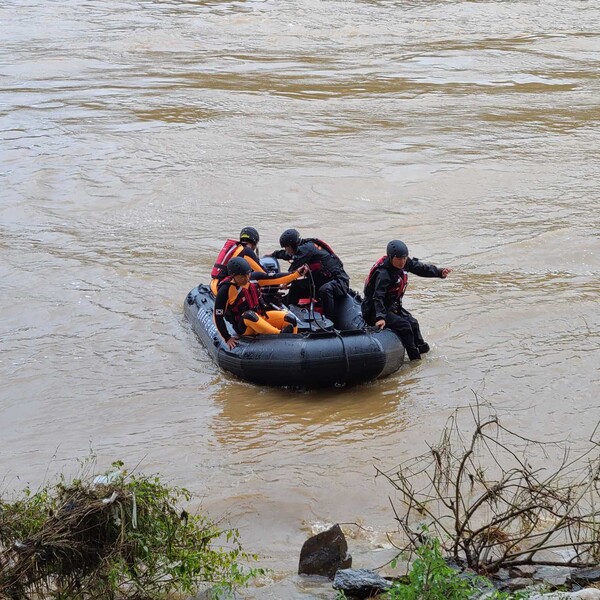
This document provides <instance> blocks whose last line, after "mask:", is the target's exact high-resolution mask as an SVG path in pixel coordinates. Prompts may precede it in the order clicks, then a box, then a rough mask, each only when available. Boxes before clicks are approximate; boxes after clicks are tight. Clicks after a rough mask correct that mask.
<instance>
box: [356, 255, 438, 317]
mask: <svg viewBox="0 0 600 600" xmlns="http://www.w3.org/2000/svg"><path fill="white" fill-rule="evenodd" d="M404 272H406V273H413V274H415V275H418V276H419V277H440V278H441V277H442V271H441V269H438V268H437V267H436V266H434V265H430V264H427V263H422V262H420V261H419V259H418V258H409V259H408V260H407V261H406V265H405V266H404V269H395V268H394V267H393V266H392V262H391V261H390V259H389V258H386V259H385V260H384V261H383V263H382V265H381V266H380V267H378V268H377V269H375V270H374V271H373V272H372V273H371V276H370V277H369V278H368V279H367V281H366V282H365V289H364V297H365V299H364V300H363V303H362V313H363V316H364V317H365V320H366V321H367V322H368V323H369V324H370V325H373V324H374V323H375V322H376V321H378V320H379V319H385V318H386V315H387V313H388V311H392V312H399V311H400V308H401V307H402V297H403V296H404V290H402V292H401V294H400V295H398V293H397V291H395V290H396V289H397V288H398V284H399V282H401V279H402V278H403V275H404Z"/></svg>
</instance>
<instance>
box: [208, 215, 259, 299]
mask: <svg viewBox="0 0 600 600" xmlns="http://www.w3.org/2000/svg"><path fill="white" fill-rule="evenodd" d="M259 241H260V236H259V235H258V231H257V230H256V229H254V227H244V228H243V229H242V230H241V231H240V239H239V240H226V241H225V244H223V248H221V251H220V252H219V255H218V256H217V260H216V262H215V264H214V266H213V268H212V271H211V272H210V276H211V278H212V279H211V282H210V290H211V292H212V293H213V294H214V295H215V296H216V295H217V289H218V287H219V282H221V281H222V280H223V279H225V277H227V275H228V273H227V264H228V263H229V261H230V260H231V259H232V258H235V257H236V256H239V257H241V258H245V259H246V260H247V261H248V263H249V264H250V267H252V270H253V271H256V272H257V273H265V269H264V268H263V266H262V265H261V264H260V259H259V258H258V255H257V254H256V249H257V247H258V242H259Z"/></svg>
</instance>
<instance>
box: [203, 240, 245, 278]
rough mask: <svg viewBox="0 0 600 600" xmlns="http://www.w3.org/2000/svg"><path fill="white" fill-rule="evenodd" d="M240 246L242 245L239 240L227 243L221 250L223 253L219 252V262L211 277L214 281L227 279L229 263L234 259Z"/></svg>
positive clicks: (227, 241) (215, 265)
mask: <svg viewBox="0 0 600 600" xmlns="http://www.w3.org/2000/svg"><path fill="white" fill-rule="evenodd" d="M238 246H241V244H240V242H238V241H237V240H226V241H225V244H224V245H223V247H222V248H221V252H219V256H217V261H216V262H215V264H214V266H213V268H212V271H211V272H210V276H211V277H212V278H213V279H223V278H225V277H227V263H228V262H229V261H230V260H231V259H232V258H233V255H234V253H235V251H236V248H237V247H238Z"/></svg>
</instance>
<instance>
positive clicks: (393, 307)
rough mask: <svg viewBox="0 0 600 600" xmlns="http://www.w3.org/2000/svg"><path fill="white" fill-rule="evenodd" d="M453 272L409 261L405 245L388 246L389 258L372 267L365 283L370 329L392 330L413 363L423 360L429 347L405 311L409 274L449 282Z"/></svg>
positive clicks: (365, 308)
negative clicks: (371, 326) (403, 305)
mask: <svg viewBox="0 0 600 600" xmlns="http://www.w3.org/2000/svg"><path fill="white" fill-rule="evenodd" d="M451 271H452V269H448V268H438V267H436V266H434V265H430V264H426V263H422V262H420V261H419V260H418V259H417V258H410V257H409V256H408V247H407V246H406V244H405V243H404V242H402V241H400V240H392V241H391V242H389V243H388V245H387V249H386V256H382V257H381V258H380V259H379V260H378V261H377V262H376V263H375V264H374V265H373V267H372V268H371V271H370V272H369V275H368V276H367V279H366V280H365V289H364V300H363V302H362V305H361V310H362V314H363V317H364V319H365V321H366V323H367V325H375V326H376V327H378V328H379V329H383V328H384V327H389V328H390V329H391V330H392V331H394V332H395V333H396V334H397V335H398V337H399V338H400V339H401V340H402V343H403V344H404V347H405V348H406V353H407V354H408V357H409V358H410V360H417V359H419V358H421V354H425V353H426V352H429V344H427V342H425V340H424V339H423V336H422V335H421V329H420V327H419V322H418V321H417V319H415V318H414V317H413V316H412V315H411V314H410V313H409V312H408V311H407V310H406V309H405V308H403V307H402V298H403V296H404V293H405V291H406V286H407V284H408V273H414V274H415V275H418V276H419V277H440V278H441V279H446V277H448V274H449V273H450V272H451Z"/></svg>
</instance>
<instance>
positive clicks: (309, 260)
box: [271, 229, 350, 320]
mask: <svg viewBox="0 0 600 600" xmlns="http://www.w3.org/2000/svg"><path fill="white" fill-rule="evenodd" d="M279 244H280V246H281V247H282V250H276V251H275V252H273V254H272V255H271V256H273V257H275V258H279V259H282V260H288V261H290V262H291V265H290V271H294V270H296V269H298V268H299V267H301V266H302V265H308V268H309V270H310V276H309V277H308V278H307V279H304V280H302V281H298V282H294V284H293V285H292V286H291V287H290V293H289V296H288V300H289V303H290V304H296V303H297V302H298V299H299V298H310V297H311V296H312V294H315V295H316V297H317V298H318V299H319V300H320V301H321V306H322V308H323V314H324V315H325V316H326V317H327V318H328V319H331V320H333V317H334V316H335V302H336V300H337V299H338V298H342V297H344V296H345V295H346V294H347V293H348V290H349V286H350V278H349V277H348V274H347V273H346V271H344V265H343V263H342V261H341V260H340V259H339V258H338V256H337V255H336V254H335V252H334V251H333V250H332V249H331V247H330V246H329V245H328V244H327V243H325V242H324V241H323V240H320V239H318V238H306V239H302V238H301V237H300V233H299V232H298V231H297V230H296V229H286V230H285V231H284V232H283V233H282V234H281V237H280V238H279ZM311 280H312V281H311ZM313 283H314V290H313V291H312V294H311V287H312V285H313Z"/></svg>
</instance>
